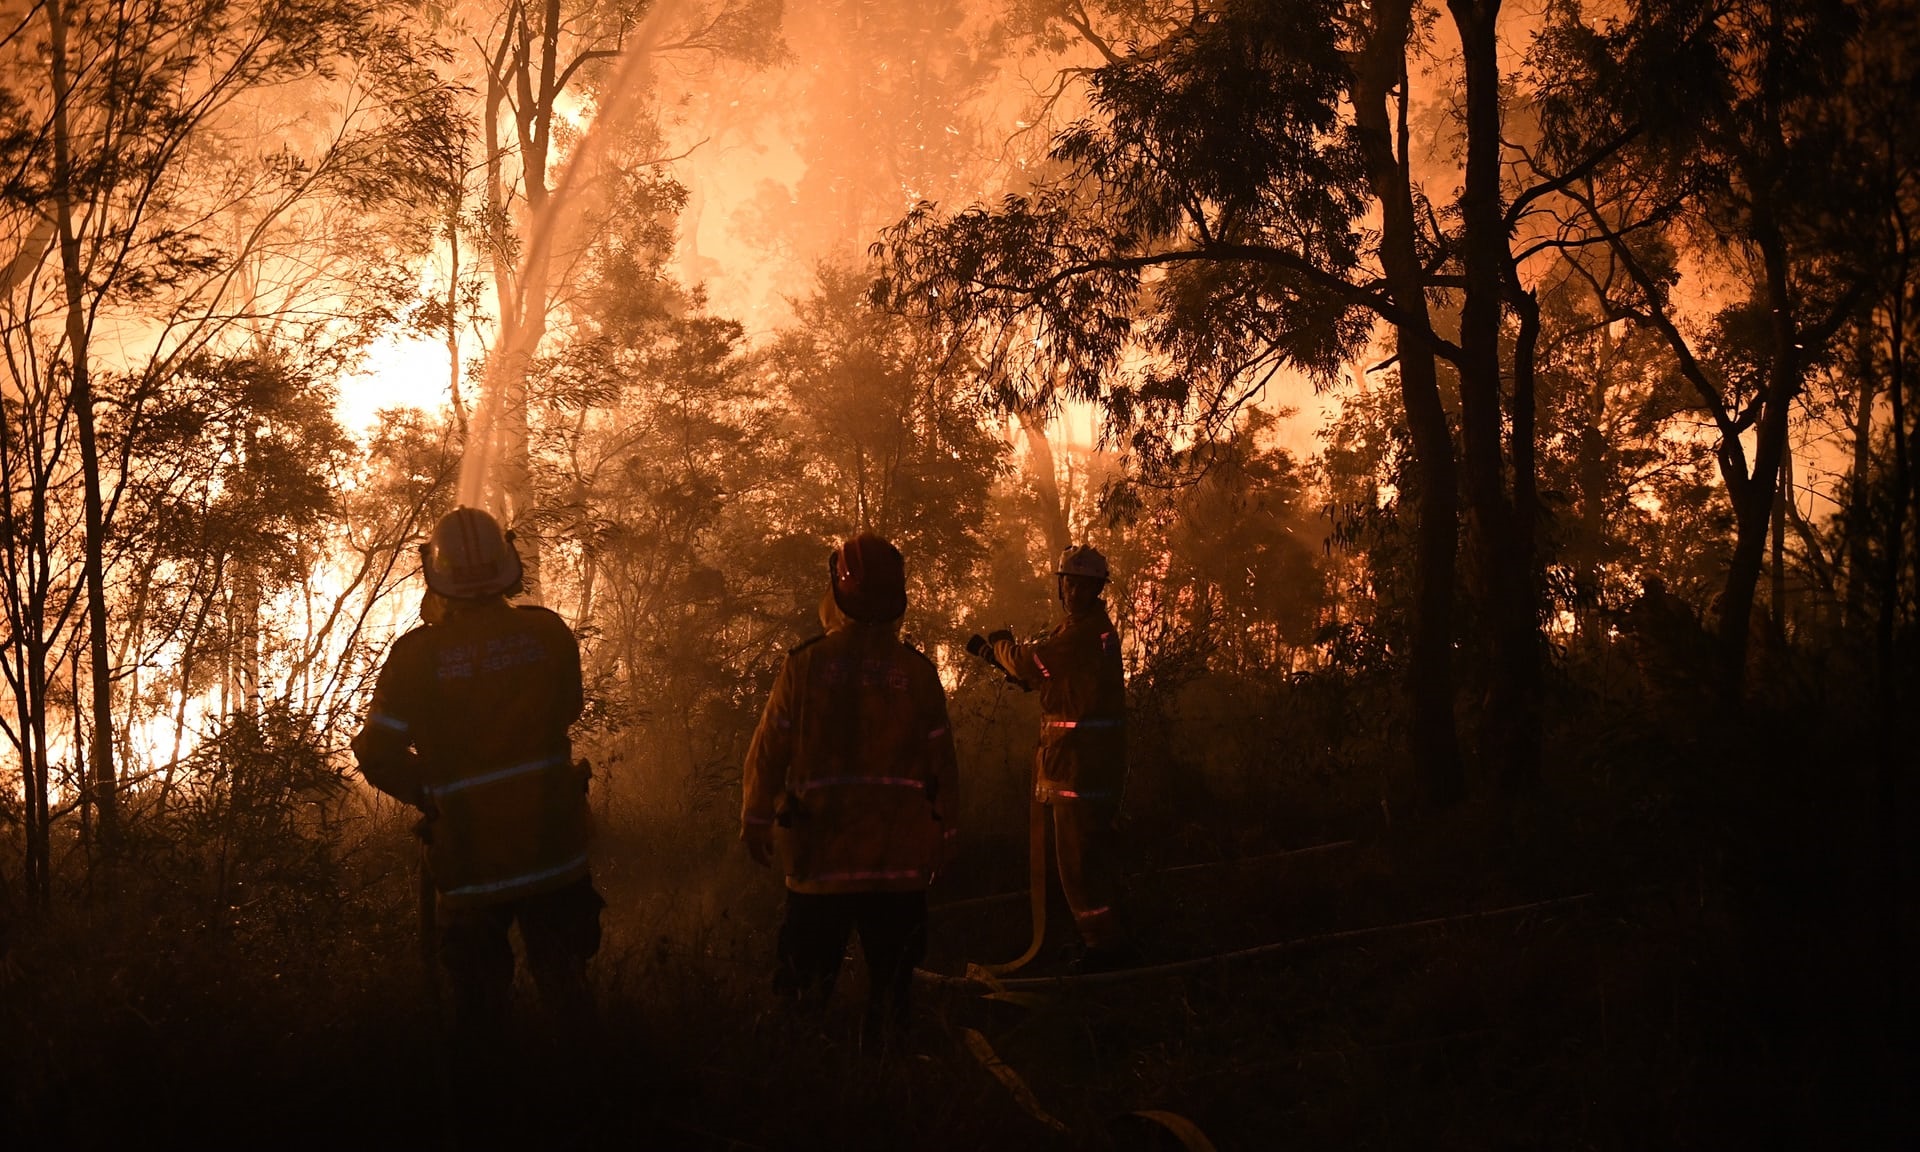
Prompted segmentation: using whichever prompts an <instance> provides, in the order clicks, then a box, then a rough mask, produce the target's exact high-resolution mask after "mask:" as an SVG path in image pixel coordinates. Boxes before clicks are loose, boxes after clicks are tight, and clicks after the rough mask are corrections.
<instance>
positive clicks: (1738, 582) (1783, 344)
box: [1720, 204, 1800, 690]
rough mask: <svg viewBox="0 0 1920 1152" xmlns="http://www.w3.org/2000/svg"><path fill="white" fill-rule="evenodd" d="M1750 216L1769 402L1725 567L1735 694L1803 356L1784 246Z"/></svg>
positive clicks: (1726, 641)
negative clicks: (1757, 254)
mask: <svg viewBox="0 0 1920 1152" xmlns="http://www.w3.org/2000/svg"><path fill="white" fill-rule="evenodd" d="M1755 216H1756V219H1755V226H1754V233H1755V236H1754V238H1755V240H1756V241H1757V242H1758V244H1759V246H1760V251H1761V256H1762V259H1763V260H1764V263H1765V267H1766V290H1767V293H1766V299H1767V309H1768V313H1769V317H1768V318H1769V321H1770V323H1769V331H1768V337H1769V343H1770V344H1771V346H1772V347H1771V349H1770V357H1769V363H1768V366H1767V382H1766V396H1765V399H1764V402H1763V406H1762V408H1761V411H1760V424H1759V429H1758V436H1757V440H1756V443H1755V445H1754V453H1753V473H1752V478H1751V480H1750V481H1749V482H1748V484H1747V485H1746V492H1745V498H1744V499H1742V500H1739V501H1736V503H1735V507H1734V515H1735V517H1736V523H1737V525H1738V530H1737V534H1736V535H1735V537H1734V544H1733V559H1732V561H1731V562H1730V563H1729V564H1728V566H1727V583H1726V590H1725V592H1724V593H1723V594H1722V596H1721V613H1720V645H1721V650H1722V652H1723V653H1724V657H1725V661H1726V665H1725V672H1726V677H1727V683H1728V685H1729V686H1730V687H1732V688H1734V689H1736V690H1737V689H1739V688H1741V687H1743V686H1744V684H1745V679H1746V666H1747V647H1748V636H1749V630H1750V629H1751V627H1752V620H1753V601H1754V593H1755V592H1756V591H1757V590H1758V588H1759V584H1760V567H1761V563H1762V561H1763V559H1764V557H1765V553H1766V546H1767V536H1768V530H1769V528H1770V527H1771V525H1770V521H1771V520H1772V518H1773V513H1774V493H1775V491H1776V490H1777V487H1778V485H1779V481H1780V465H1781V461H1782V460H1783V459H1784V458H1785V455H1786V446H1787V417H1788V415H1789V414H1790V413H1791V411H1792V408H1793V399H1794V397H1795V396H1796V395H1798V394H1799V391H1800V356H1799V352H1798V349H1797V347H1796V342H1797V341H1798V340H1799V332H1798V329H1797V326H1796V324H1795V322H1794V318H1793V300H1792V298H1791V295H1790V293H1789V290H1788V284H1787V253H1786V241H1785V239H1784V238H1783V237H1782V236H1781V235H1780V232H1779V229H1778V227H1777V226H1776V225H1775V223H1774V221H1773V219H1772V217H1771V215H1770V214H1769V213H1768V212H1767V211H1766V208H1765V206H1764V204H1763V205H1760V206H1757V207H1756V210H1755Z"/></svg>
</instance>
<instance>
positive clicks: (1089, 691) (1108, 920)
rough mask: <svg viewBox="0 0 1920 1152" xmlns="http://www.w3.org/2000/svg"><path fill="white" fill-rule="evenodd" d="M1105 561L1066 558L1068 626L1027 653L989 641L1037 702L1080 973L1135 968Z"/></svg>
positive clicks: (1043, 799) (1008, 636)
mask: <svg viewBox="0 0 1920 1152" xmlns="http://www.w3.org/2000/svg"><path fill="white" fill-rule="evenodd" d="M1107 575H1108V573H1107V560H1106V557H1104V556H1102V555H1101V554H1100V553H1099V552H1098V551H1096V550H1095V549H1093V548H1091V547H1088V546H1085V545H1081V546H1076V547H1070V548H1068V549H1067V550H1066V551H1065V552H1063V553H1061V556H1060V563H1059V564H1058V565H1056V567H1055V591H1056V593H1057V595H1058V597H1059V600H1060V606H1061V608H1062V610H1063V611H1064V612H1065V615H1066V618H1065V619H1064V620H1062V621H1061V622H1060V624H1059V626H1057V627H1056V628H1054V630H1053V631H1052V632H1049V633H1048V634H1047V635H1046V636H1044V637H1042V638H1041V639H1039V640H1036V641H1034V642H1033V643H1031V644H1021V643H1019V642H1018V641H1016V640H1015V639H1014V638H1013V633H1012V632H1011V631H1006V630H1002V631H998V632H994V633H992V634H991V635H989V636H988V637H987V640H988V642H989V643H991V645H992V646H993V654H994V656H995V658H996V659H997V660H998V661H999V663H1000V665H1001V667H1002V668H1004V669H1006V670H1007V671H1008V672H1009V673H1011V674H1012V675H1013V676H1014V677H1016V678H1017V679H1019V680H1022V681H1024V682H1025V683H1027V684H1028V685H1031V686H1033V687H1036V688H1038V689H1039V692H1040V711H1041V720H1040V747H1039V751H1038V753H1037V755H1036V756H1035V764H1034V782H1033V798H1034V800H1035V801H1036V802H1037V803H1040V804H1043V805H1046V806H1047V807H1048V808H1050V809H1051V810H1052V812H1053V830H1054V855H1055V859H1056V861H1057V863H1058V867H1059V870H1060V887H1061V889H1062V891H1063V892H1064V893H1065V895H1066V898H1067V907H1068V909H1069V910H1071V911H1072V913H1073V921H1074V927H1075V928H1077V929H1078V930H1079V933H1080V939H1081V942H1082V943H1083V945H1084V947H1085V951H1084V952H1083V953H1082V954H1081V956H1080V958H1079V960H1078V961H1077V962H1076V965H1075V967H1076V968H1077V969H1078V970H1080V971H1099V970H1102V969H1106V968H1113V967H1118V966H1121V965H1123V964H1125V963H1127V962H1129V960H1130V959H1131V955H1132V948H1131V946H1130V945H1129V943H1128V942H1127V941H1126V940H1125V938H1124V928H1123V925H1122V922H1121V918H1120V909H1119V899H1120V873H1119V866H1118V860H1117V859H1116V846H1115V843H1114V839H1115V838H1114V829H1113V823H1114V818H1115V817H1116V816H1118V815H1119V812H1120V794H1121V790H1122V788H1123V787H1124V786H1125V784H1126V776H1127V741H1126V710H1127V700H1126V695H1127V684H1126V675H1125V672H1124V671H1123V670H1122V668H1121V664H1120V638H1119V636H1118V634H1117V633H1115V631H1114V628H1113V620H1112V619H1111V618H1110V617H1108V615H1107V605H1106V602H1105V601H1104V600H1102V599H1101V598H1100V594H1101V592H1102V591H1103V590H1104V589H1105V588H1106V586H1107Z"/></svg>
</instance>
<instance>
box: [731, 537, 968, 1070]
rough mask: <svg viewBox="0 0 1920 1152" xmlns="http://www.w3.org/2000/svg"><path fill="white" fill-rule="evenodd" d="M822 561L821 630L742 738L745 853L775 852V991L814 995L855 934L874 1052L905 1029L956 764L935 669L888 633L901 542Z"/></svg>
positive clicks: (950, 822)
mask: <svg viewBox="0 0 1920 1152" xmlns="http://www.w3.org/2000/svg"><path fill="white" fill-rule="evenodd" d="M829 573H830V577H829V581H830V584H829V593H828V595H829V598H830V599H829V601H828V602H826V603H823V604H822V606H821V615H822V618H823V623H826V624H827V625H828V630H827V634H826V635H824V636H820V637H817V638H815V639H813V640H809V641H807V642H806V643H804V644H802V645H800V646H799V647H797V648H795V649H793V650H792V651H791V652H789V653H788V654H787V658H786V661H785V662H784V663H783V664H782V665H781V667H780V673H779V676H778V678H777V679H776V680H775V681H774V686H773V694H772V696H771V697H770V698H769V699H768V700H767V707H766V712H765V713H764V714H763V715H762V716H761V718H760V726H759V728H758V730H756V731H755V732H754V735H753V744H752V746H751V747H750V748H749V749H748V752H747V762H746V768H745V771H744V773H743V781H742V793H743V795H742V798H741V807H740V838H741V839H742V840H743V841H745V842H746V845H747V848H748V850H749V851H750V852H751V854H752V856H753V859H754V861H755V862H756V863H758V864H760V865H761V866H763V867H765V866H767V865H770V864H771V863H772V862H773V860H774V858H775V857H776V856H778V858H779V861H780V865H781V869H782V871H784V872H785V874H786V884H787V909H786V919H785V922H784V923H783V924H782V925H781V927H780V937H779V942H778V945H777V949H778V951H777V956H776V963H777V969H776V973H775V977H774V990H775V992H776V993H777V994H779V995H780V996H782V997H783V998H785V999H787V1000H789V1001H792V1002H795V1003H798V1004H804V1005H807V1006H810V1007H814V1008H818V1007H823V1006H824V1005H825V1003H826V1000H827V999H828V997H830V996H831V995H832V993H833V986H834V982H835V980H836V978H837V977H838V975H839V972H840V962H841V959H842V956H843V955H844V953H845V951H846V946H847V937H848V935H849V933H850V932H853V931H858V933H859V935H860V948H861V952H862V953H863V954H864V955H865V957H866V961H867V972H868V978H869V984H868V988H867V1011H866V1017H865V1020H864V1023H863V1026H862V1044H863V1046H865V1047H867V1048H868V1049H869V1050H873V1051H881V1050H884V1049H885V1048H886V1047H887V1046H889V1045H897V1044H899V1043H900V1042H901V1041H903V1040H904V1038H905V1037H904V1034H905V1032H906V1029H907V1023H908V1019H909V1017H908V993H909V991H910V990H911V989H912V987H913V970H914V966H915V965H917V964H918V963H919V962H920V960H921V958H922V957H923V956H924V955H925V953H926V940H927V898H926V890H927V885H928V884H929V883H931V882H932V880H933V876H934V873H935V872H936V871H937V870H938V869H939V868H940V867H942V866H943V865H944V864H945V863H946V862H947V861H948V860H950V859H951V853H952V851H953V848H954V844H955V838H956V837H957V835H958V833H959V829H958V826H957V825H956V823H955V819H954V816H955V813H956V812H957V811H958V810H959V795H958V783H959V782H958V770H957V767H956V764H955V761H954V754H953V733H952V731H951V730H950V728H949V726H948V722H947V698H946V691H945V689H943V688H942V687H941V684H940V677H939V676H938V674H937V673H935V671H934V667H933V664H932V663H931V662H930V661H929V660H928V659H927V658H926V657H925V656H923V655H921V654H920V652H918V651H916V650H915V649H913V648H911V647H909V646H908V645H906V644H904V643H902V642H901V641H900V639H899V635H898V633H899V627H900V617H901V615H902V614H903V613H904V612H905V611H906V608H907V591H906V570H905V565H904V562H903V561H902V559H901V556H900V553H899V551H898V550H897V549H895V548H894V547H893V545H891V544H889V543H887V542H886V541H885V540H882V539H880V538H879V537H877V536H871V535H862V536H856V537H854V538H853V539H851V540H849V541H847V542H846V543H845V544H843V545H841V546H840V547H839V548H838V549H836V550H835V551H834V553H833V555H832V557H831V558H830V560H829Z"/></svg>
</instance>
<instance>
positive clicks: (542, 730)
mask: <svg viewBox="0 0 1920 1152" xmlns="http://www.w3.org/2000/svg"><path fill="white" fill-rule="evenodd" d="M420 552H421V561H422V565H423V567H424V569H425V575H426V581H427V587H428V590H429V593H430V596H429V599H430V600H432V601H435V603H436V607H437V611H435V612H433V613H432V614H431V618H432V619H434V621H435V622H433V623H429V624H425V625H422V626H421V627H418V628H415V629H414V630H412V631H411V632H408V633H407V634H406V635H404V636H402V637H400V638H399V639H398V640H396V641H395V642H394V645H393V649H392V651H391V652H390V653H389V654H388V656H387V662H386V665H385V666H384V667H383V668H382V669H381V670H380V678H379V681H378V683H377V685H376V687H375V688H374V693H373V703H372V706H371V708H370V710H369V712H368V714H367V720H366V724H365V725H364V726H363V727H362V728H361V730H360V732H359V734H358V735H356V736H355V737H354V738H353V750H354V753H355V755H356V756H357V757H358V758H359V762H360V771H361V773H362V774H363V775H364V776H366V778H367V781H368V783H370V784H372V785H373V786H374V787H376V788H378V789H379V790H381V791H382V792H385V793H387V794H388V795H390V796H393V797H396V798H398V799H400V800H402V801H405V802H406V803H408V804H412V805H415V806H416V807H418V808H420V809H421V810H422V811H423V812H424V813H425V814H426V819H425V820H423V821H422V829H423V831H422V835H423V836H425V837H426V838H427V839H428V841H429V848H428V853H427V857H428V861H429V864H430V867H431V872H432V881H433V885H434V887H435V888H436V889H437V890H438V904H439V909H438V916H437V919H438V921H439V953H440V961H441V964H442V965H443V966H444V968H445V970H446V973H447V976H448V980H449V983H450V984H451V986H452V990H453V995H454V1008H455V1023H456V1026H457V1028H458V1029H459V1030H461V1031H462V1032H463V1033H464V1034H467V1035H469V1036H473V1037H476V1038H484V1037H485V1036H487V1035H489V1034H491V1033H494V1032H496V1031H497V1030H498V1029H499V1028H500V1026H501V1025H502V1024H503V1023H504V1020H505V1015H506V1011H507V1007H508V1003H509V994H510V991H511V988H512V984H513V967H514V960H513V951H512V947H511V945H510V944H509V942H508V938H507V934H508V930H509V929H510V928H511V927H512V926H513V925H514V924H515V923H518V924H519V926H520V937H521V942H522V944H523V945H524V946H525V950H526V956H527V966H528V968H529V969H530V970H531V972H532V975H533V978H534V982H535V984H536V985H537V986H538V987H539V989H540V993H541V998H542V1000H543V1001H545V1002H546V1003H547V1005H548V1007H549V1008H550V1009H551V1010H553V1011H554V1012H555V1013H556V1015H558V1016H560V1017H561V1018H562V1019H563V1020H565V1021H567V1022H570V1023H578V1022H581V1021H583V1020H584V1018H585V1016H586V1015H587V1014H588V1013H589V1011H590V1006H591V1002H590V998H589V994H588V988H587V979H586V972H587V962H588V960H589V959H590V958H591V957H592V956H593V954H594V952H595V951H597V950H598V948H599V945H600V910H601V909H602V908H603V907H604V906H605V905H604V902H603V901H602V900H601V899H600V895H599V893H598V892H596V891H595V889H594V886H593V880H592V877H591V876H590V875H589V872H588V861H587V838H588V837H587V796H586V787H587V779H586V775H587V774H586V769H585V766H584V764H582V765H576V764H575V763H574V760H573V755H572V745H571V743H570V740H569V737H568V727H569V726H570V725H571V724H572V723H573V722H574V721H575V720H576V719H578V718H579V716H580V712H581V708H582V705H583V694H582V688H581V677H580V647H579V644H578V643H577V642H576V641H575V639H574V636H573V633H572V631H571V630H570V629H569V628H568V627H567V625H566V623H565V622H564V621H562V620H561V619H560V617H559V616H558V615H556V614H554V613H553V612H550V611H548V610H547V609H545V608H539V607H533V606H519V607H516V606H514V605H513V604H511V603H509V602H508V600H507V597H508V596H509V595H510V594H513V593H515V592H517V591H518V590H519V587H520V581H521V567H520V557H519V555H518V553H516V552H515V550H514V547H513V543H512V540H511V537H510V536H509V535H507V534H504V533H502V532H501V530H500V526H499V524H498V523H497V522H495V520H494V519H493V517H492V516H490V515H488V514H487V513H486V512H483V511H481V510H479V509H477V508H456V509H454V510H453V511H452V512H449V513H447V515H445V516H444V517H442V518H441V519H440V522H439V523H438V524H436V525H435V526H434V529H433V533H432V535H431V536H430V537H429V539H428V541H427V543H425V544H424V545H422V546H421V550H420Z"/></svg>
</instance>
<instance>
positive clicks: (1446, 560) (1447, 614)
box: [1353, 0, 1466, 807]
mask: <svg viewBox="0 0 1920 1152" xmlns="http://www.w3.org/2000/svg"><path fill="white" fill-rule="evenodd" d="M1412 8H1413V6H1412V3H1411V0H1381V2H1380V3H1378V4H1376V5H1375V6H1374V10H1373V16H1374V22H1373V27H1372V29H1371V30H1370V34H1369V37H1368V42H1367V45H1366V48H1365V50H1364V51H1362V52H1361V54H1360V56H1359V59H1358V61H1357V67H1356V69H1355V74H1354V85H1353V102H1354V119H1355V123H1356V127H1357V128H1358V129H1359V137H1360V141H1361V145H1362V147H1363V149H1364V150H1365V154H1366V159H1367V167H1368V177H1369V180H1370V182H1371V183H1372V186H1373V192H1374V195H1375V196H1376V197H1378V198H1379V200H1380V214H1381V236H1380V259H1381V264H1382V266H1383V270H1384V271H1385V273H1386V279H1387V292H1388V296H1389V297H1390V298H1391V299H1392V301H1393V304H1394V306H1395V308H1396V309H1398V310H1399V312H1400V314H1401V316H1402V317H1403V318H1404V323H1403V325H1402V326H1399V327H1397V328H1396V340H1395V344H1396V351H1397V353H1398V355H1399V364H1400V398H1401V403H1402V405H1403V406H1404V407H1405V409H1406V415H1407V427H1408V431H1409V432H1410V433H1411V435H1412V440H1413V469H1412V476H1410V477H1409V479H1411V480H1412V481H1413V484H1412V487H1414V488H1415V489H1416V491H1415V492H1413V493H1412V495H1413V496H1414V506H1415V509H1416V523H1415V529H1414V533H1415V539H1416V552H1415V555H1416V560H1415V564H1414V587H1415V592H1414V614H1413V620H1412V621H1411V626H1410V628H1409V630H1408V631H1409V633H1410V638H1409V641H1410V642H1409V652H1408V661H1407V663H1408V668H1407V677H1408V693H1409V696H1410V704H1411V709H1410V711H1411V725H1412V732H1411V743H1412V752H1413V759H1414V771H1415V775H1416V790H1417V792H1418V796H1419V800H1420V802H1421V803H1422V804H1424V805H1427V806H1431V807H1444V806H1448V805H1451V804H1454V803H1457V802H1459V801H1460V800H1461V799H1463V798H1464V797H1465V795H1466V778H1465V774H1464V772H1463V771H1462V768H1461V763H1460V741H1459V736H1458V733H1457V732H1456V730H1455V726H1454V717H1453V577H1454V558H1455V548H1456V544H1457V537H1458V532H1459V524H1458V516H1459V513H1458V497H1457V495H1456V492H1455V484H1456V480H1455V476H1454V454H1453V433H1452V431H1451V430H1450V429H1449V428H1448V426H1447V412H1446V407H1445V406H1444V405H1443V404H1442V402H1441V400H1440V382H1439V373H1438V371H1437V369H1436V367H1435V364H1434V352H1433V347H1432V344H1431V343H1430V338H1431V336H1432V326H1431V324H1430V323H1429V321H1428V313H1427V297H1426V287H1425V282H1424V279H1425V278H1424V275H1423V272H1422V269H1421V266H1420V253H1419V248H1418V244H1417V230H1416V224H1415V221H1414V212H1413V190H1412V180H1411V176H1410V173H1409V172H1408V169H1407V163H1406V159H1407V158H1406V147H1407V146H1406V136H1407V132H1406V109H1407V103H1408V100H1407V76H1406V46H1407V36H1408V33H1409V32H1410V31H1411V26H1412ZM1396 84H1397V85H1398V86H1399V92H1400V100H1399V109H1400V124H1399V137H1400V154H1399V155H1398V156H1396V155H1395V154H1394V127H1393V123H1392V121H1391V120H1390V118H1389V114H1388V111H1387V98H1388V96H1389V95H1390V94H1391V93H1392V91H1393V89H1394V87H1395V85H1396Z"/></svg>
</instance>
